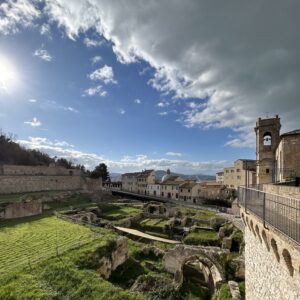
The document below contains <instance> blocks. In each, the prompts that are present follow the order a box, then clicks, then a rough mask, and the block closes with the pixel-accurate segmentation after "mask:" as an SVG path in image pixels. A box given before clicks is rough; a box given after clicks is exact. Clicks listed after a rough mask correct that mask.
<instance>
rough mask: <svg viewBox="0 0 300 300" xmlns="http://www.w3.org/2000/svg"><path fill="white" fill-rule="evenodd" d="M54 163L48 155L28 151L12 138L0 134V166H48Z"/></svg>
mask: <svg viewBox="0 0 300 300" xmlns="http://www.w3.org/2000/svg"><path fill="white" fill-rule="evenodd" d="M51 162H54V159H53V158H51V157H50V156H49V155H48V154H45V153H42V152H40V151H37V150H28V149H25V148H23V147H21V146H20V145H19V144H18V143H16V142H15V141H14V139H13V137H11V136H8V135H6V134H4V133H0V164H12V165H33V166H36V165H49V164H50V163H51Z"/></svg>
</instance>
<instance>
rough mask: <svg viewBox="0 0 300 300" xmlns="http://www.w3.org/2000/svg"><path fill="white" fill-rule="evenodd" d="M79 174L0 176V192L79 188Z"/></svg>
mask: <svg viewBox="0 0 300 300" xmlns="http://www.w3.org/2000/svg"><path fill="white" fill-rule="evenodd" d="M82 186H83V179H82V178H81V177H80V176H26V175H24V176H0V194H9V193H23V192H38V191H48V190H49V191H51V190H53V191H55V190H56V191H64V190H79V189H81V188H82Z"/></svg>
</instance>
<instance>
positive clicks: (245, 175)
mask: <svg viewBox="0 0 300 300" xmlns="http://www.w3.org/2000/svg"><path fill="white" fill-rule="evenodd" d="M255 183H256V161H255V160H252V159H238V160H236V161H235V162H234V166H233V167H229V168H224V181H223V184H224V185H225V186H226V187H228V188H233V189H237V188H238V187H239V186H240V185H245V186H250V185H254V184H255Z"/></svg>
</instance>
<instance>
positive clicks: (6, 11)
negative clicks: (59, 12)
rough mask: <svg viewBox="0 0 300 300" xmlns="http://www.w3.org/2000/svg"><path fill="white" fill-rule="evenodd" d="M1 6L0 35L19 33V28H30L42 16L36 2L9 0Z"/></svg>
mask: <svg viewBox="0 0 300 300" xmlns="http://www.w3.org/2000/svg"><path fill="white" fill-rule="evenodd" d="M1 2H2V3H1V4H0V33H2V34H10V33H17V32H18V31H19V27H20V26H23V27H29V26H32V25H33V21H34V20H35V19H36V18H38V17H39V16H40V14H41V13H40V12H39V11H38V9H37V8H36V7H35V2H33V1H30V0H16V1H13V0H8V1H5V2H3V1H1Z"/></svg>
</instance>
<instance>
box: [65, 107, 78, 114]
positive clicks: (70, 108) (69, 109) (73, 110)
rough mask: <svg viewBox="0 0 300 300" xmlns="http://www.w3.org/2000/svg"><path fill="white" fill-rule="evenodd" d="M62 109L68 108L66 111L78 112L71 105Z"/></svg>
mask: <svg viewBox="0 0 300 300" xmlns="http://www.w3.org/2000/svg"><path fill="white" fill-rule="evenodd" d="M64 109H65V110H68V111H71V112H73V113H78V112H79V111H78V110H77V109H75V108H74V107H71V106H67V107H64Z"/></svg>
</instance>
